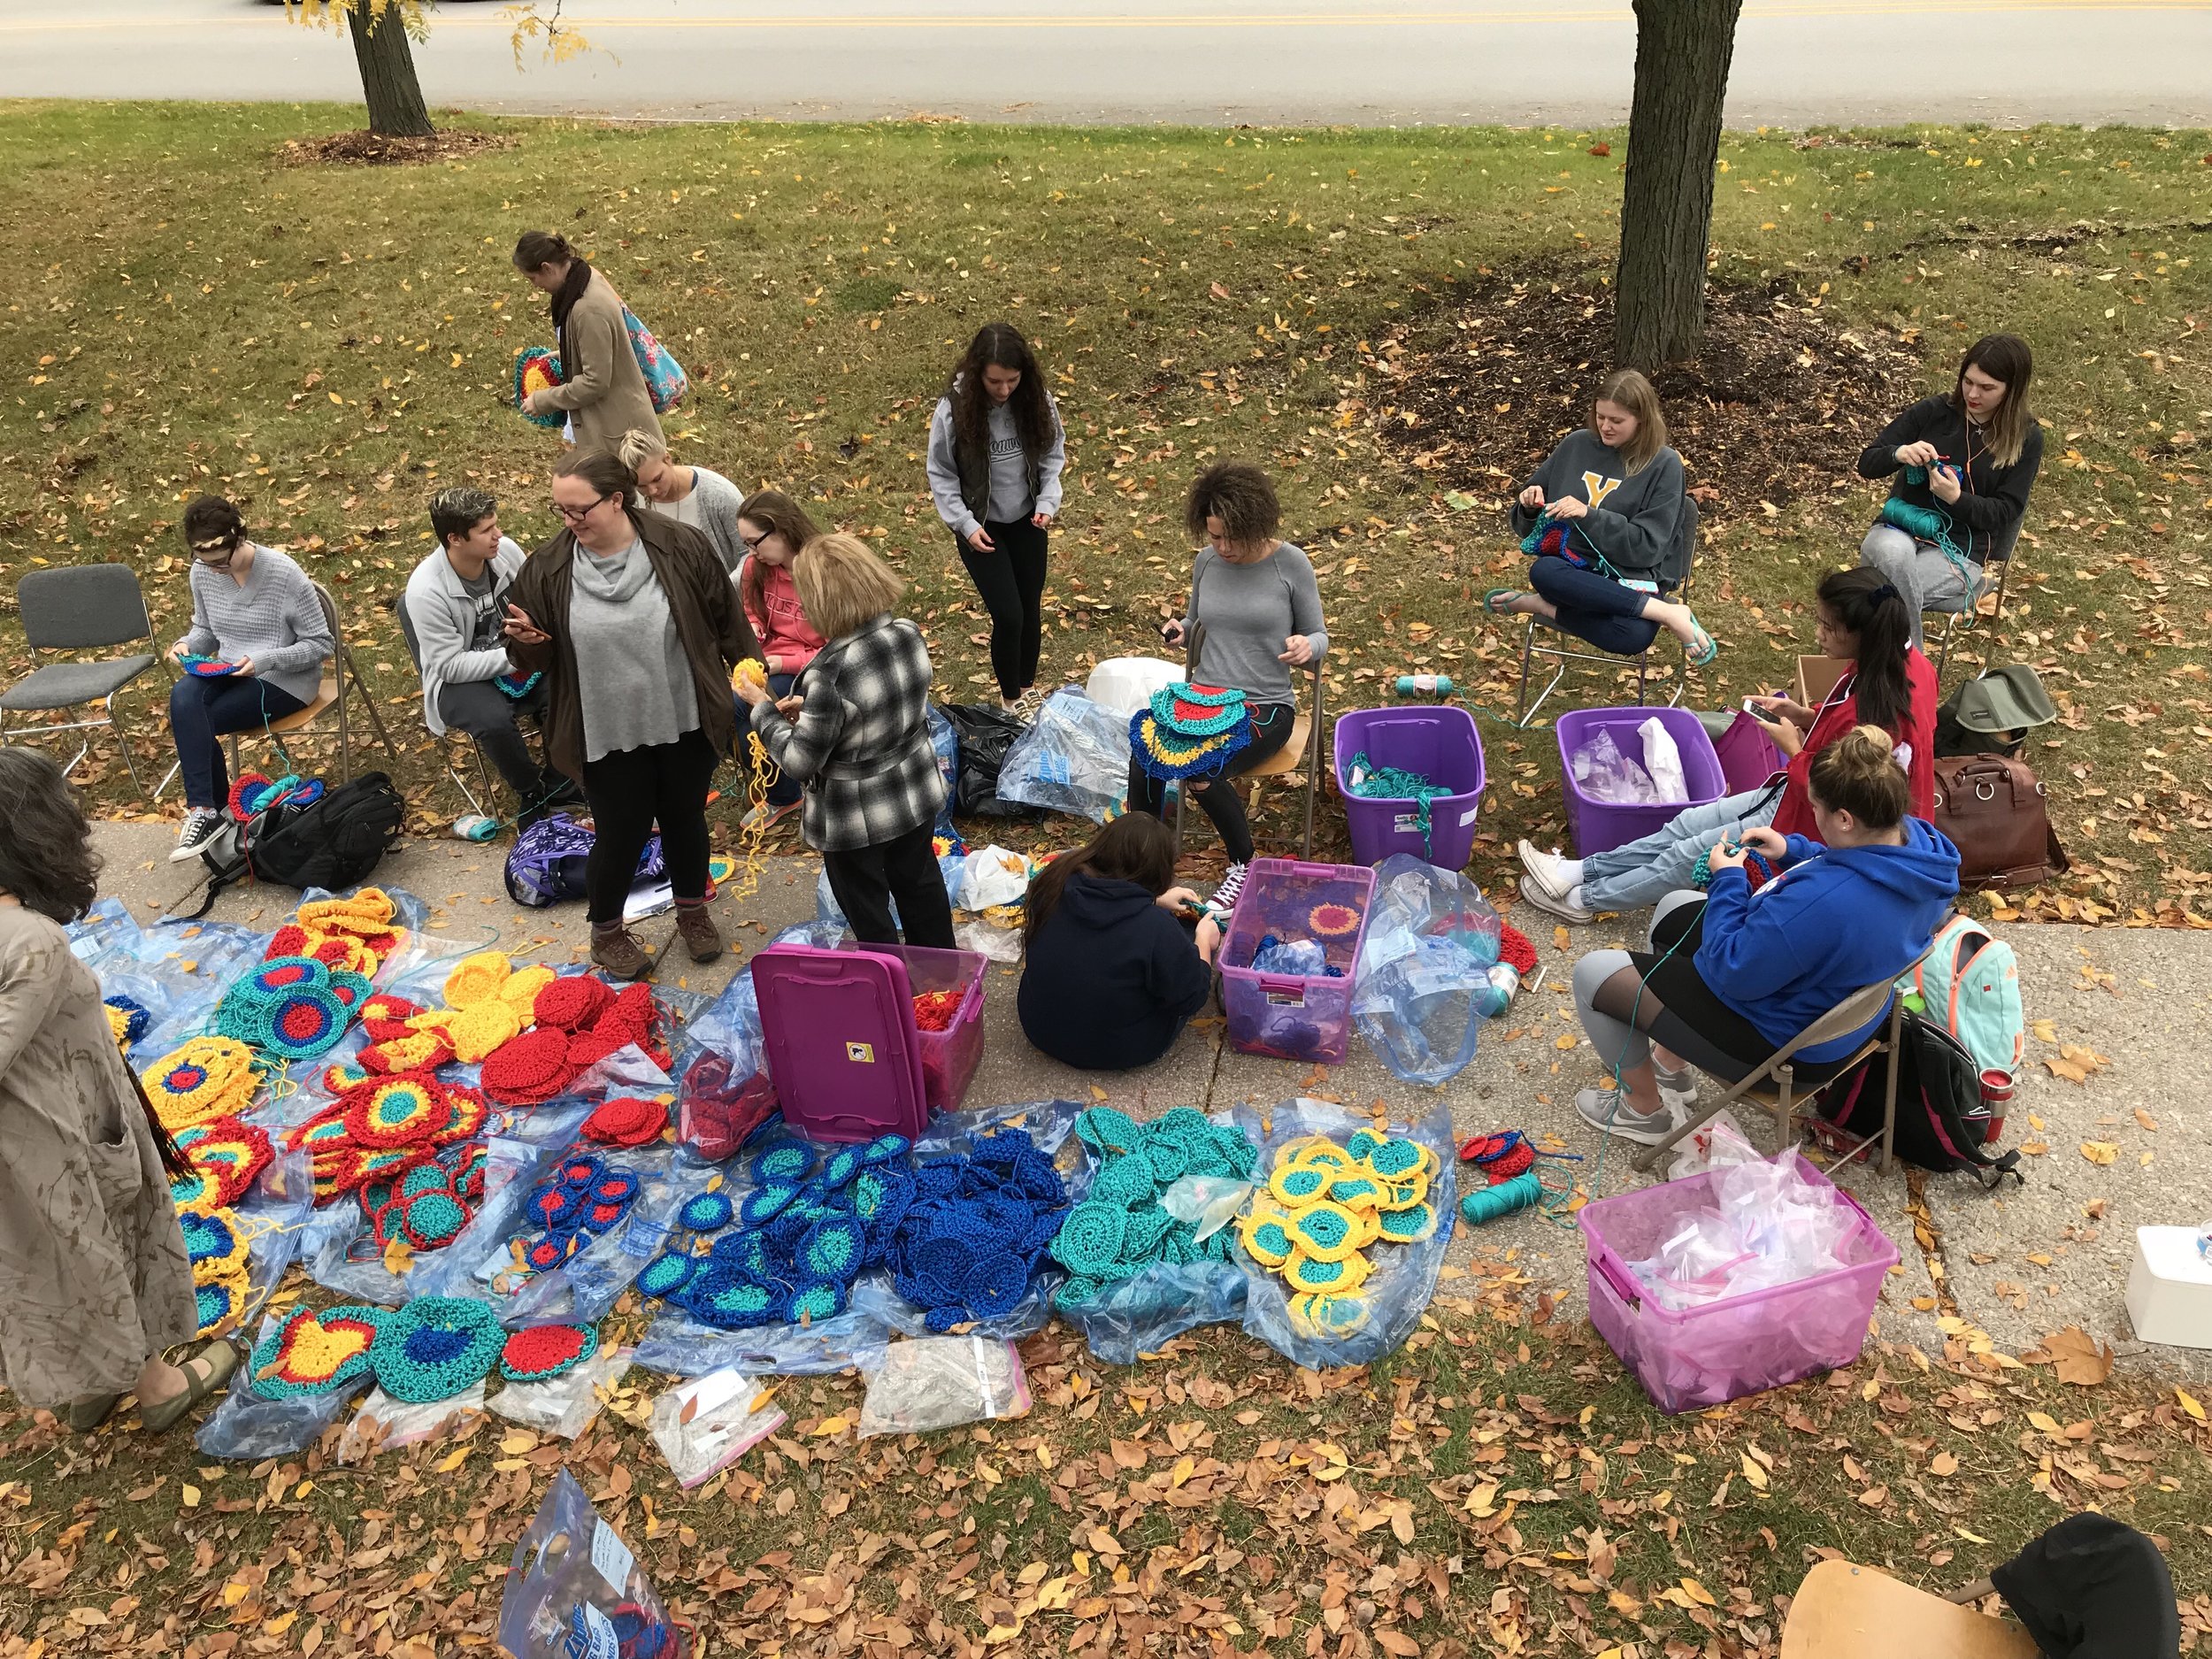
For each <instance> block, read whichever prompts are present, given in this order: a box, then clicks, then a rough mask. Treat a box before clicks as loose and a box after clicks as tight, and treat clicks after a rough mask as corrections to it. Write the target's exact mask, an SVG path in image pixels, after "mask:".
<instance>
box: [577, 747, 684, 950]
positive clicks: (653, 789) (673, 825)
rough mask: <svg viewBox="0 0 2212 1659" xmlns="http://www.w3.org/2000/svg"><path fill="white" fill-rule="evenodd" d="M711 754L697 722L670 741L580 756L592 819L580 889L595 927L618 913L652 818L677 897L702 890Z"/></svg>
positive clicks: (634, 875) (616, 918)
mask: <svg viewBox="0 0 2212 1659" xmlns="http://www.w3.org/2000/svg"><path fill="white" fill-rule="evenodd" d="M716 758H717V757H716V756H715V752H714V746H713V745H712V744H710V743H709V742H708V741H707V740H706V734H705V733H703V732H700V731H698V730H696V729H694V730H692V731H688V732H686V733H684V734H683V735H682V736H681V737H680V738H678V739H677V740H676V741H674V742H672V743H654V744H650V745H649V746H648V747H646V748H643V749H622V750H619V751H618V752H617V753H615V754H612V755H606V756H603V757H600V758H599V759H597V760H588V761H586V762H585V763H584V795H585V796H586V798H587V799H588V800H589V801H590V803H591V816H592V824H593V840H592V843H591V856H590V858H589V859H588V861H587V862H586V863H585V865H584V896H585V898H586V900H587V901H588V903H589V906H590V915H591V919H592V923H593V925H594V926H605V925H607V924H609V923H612V922H618V921H620V920H621V919H622V905H623V902H624V901H625V900H626V899H627V898H628V897H629V896H630V887H631V884H632V883H633V882H634V881H635V880H636V879H637V864H638V860H639V859H640V858H641V857H642V856H644V853H645V843H646V841H648V840H649V839H650V838H651V836H652V833H653V826H654V824H655V823H656V822H657V823H658V824H659V825H660V831H661V858H662V861H663V863H664V864H665V865H666V866H667V870H668V884H669V886H670V887H672V888H673V889H674V891H675V895H676V896H677V897H678V898H680V899H703V898H704V897H706V895H707V786H708V785H709V783H710V782H711V781H712V780H713V777H714V768H715V764H716Z"/></svg>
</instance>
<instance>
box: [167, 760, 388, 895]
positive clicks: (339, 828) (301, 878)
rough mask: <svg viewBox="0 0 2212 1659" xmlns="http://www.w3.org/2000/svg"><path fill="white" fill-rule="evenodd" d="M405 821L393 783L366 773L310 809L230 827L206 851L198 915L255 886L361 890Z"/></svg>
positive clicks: (281, 806)
mask: <svg viewBox="0 0 2212 1659" xmlns="http://www.w3.org/2000/svg"><path fill="white" fill-rule="evenodd" d="M406 815H407V803H406V802H405V801H403V800H402V799H401V798H400V793H399V791H398V790H397V789H396V788H394V787H392V780H391V779H389V778H388V777H387V776H386V775H385V774H384V773H382V772H363V773H362V774H361V776H359V777H358V778H356V779H354V780H352V781H351V782H350V783H342V784H340V785H339V786H338V787H336V788H335V789H333V790H330V791H329V792H328V793H326V795H322V796H321V797H320V798H319V799H318V800H315V801H312V802H310V803H307V804H306V805H304V806H302V805H299V804H297V803H294V802H291V801H280V802H278V803H276V804H275V805H274V806H273V807H271V808H270V809H269V810H267V811H265V812H257V813H256V814H255V815H254V816H253V817H252V818H248V819H247V820H246V821H245V822H244V823H243V824H239V823H229V822H227V823H225V824H224V826H222V828H220V829H219V830H218V831H216V833H214V835H213V836H211V838H210V839H209V841H208V842H207V844H206V845H205V846H204V847H203V848H201V849H200V858H201V861H202V862H203V863H204V864H206V865H207V869H208V878H207V890H206V891H205V892H204V894H202V895H201V896H200V908H199V909H198V910H195V911H194V912H193V915H194V916H196V917H199V916H204V915H206V914H207V913H208V911H209V910H211V909H213V908H214V904H215V895H217V894H219V893H220V892H221V891H222V890H223V889H224V888H225V887H229V886H231V885H232V884H233V883H234V882H238V881H243V880H247V879H252V880H256V881H273V882H275V883H276V884H277V885H278V886H280V887H301V888H305V887H321V888H323V889H324V890H325V891H326V892H331V893H337V892H342V891H343V890H344V889H345V888H347V887H358V886H359V885H360V884H361V883H362V882H364V881H365V880H367V879H368V877H369V874H370V872H372V871H373V870H374V869H375V868H376V866H377V864H378V863H379V862H380V860H381V859H382V858H383V856H384V855H385V854H386V853H388V852H389V851H391V849H393V848H394V847H395V846H396V845H397V844H398V841H399V830H400V825H401V824H402V823H403V821H404V820H405V818H406Z"/></svg>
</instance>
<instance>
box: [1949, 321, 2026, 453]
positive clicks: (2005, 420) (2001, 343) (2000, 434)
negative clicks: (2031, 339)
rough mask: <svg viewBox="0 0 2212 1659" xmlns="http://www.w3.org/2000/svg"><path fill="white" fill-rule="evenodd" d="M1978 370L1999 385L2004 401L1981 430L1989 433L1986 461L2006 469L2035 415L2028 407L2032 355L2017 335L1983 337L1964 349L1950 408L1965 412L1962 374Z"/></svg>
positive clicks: (2022, 444)
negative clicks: (1964, 352) (2001, 387)
mask: <svg viewBox="0 0 2212 1659" xmlns="http://www.w3.org/2000/svg"><path fill="white" fill-rule="evenodd" d="M1969 369H1979V370H1980V371H1981V372H1982V373H1984V374H1986V375H1987V376H1989V378H1990V379H1991V380H1999V381H2001V382H2003V385H2004V388H2005V400H2004V402H2002V403H1999V404H1998V405H1997V412H1996V413H1995V414H1993V415H1992V416H1991V417H1990V418H1989V425H1988V426H1985V427H1984V428H1983V430H1984V431H1985V432H1986V433H1987V434H1989V458H1990V459H1991V460H1993V461H1994V462H1996V464H1997V465H1999V466H2010V465H2013V464H2014V463H2015V462H2016V461H2017V460H2019V458H2020V451H2021V450H2022V449H2024V448H2025V447H2026V444H2027V442H2028V433H2029V431H2030V430H2031V429H2032V427H2033V426H2035V416H2034V415H2033V414H2032V412H2031V411H2029V408H2028V382H2029V381H2030V380H2033V379H2034V378H2035V353H2034V352H2032V351H2031V350H2030V349H2028V342H2026V341H2024V340H2023V339H2021V338H2020V336H2019V335H2018V334H1984V335H1983V336H1982V337H1981V338H1980V339H1979V340H1977V341H1976V342H1974V343H1973V344H1972V345H1970V346H1969V347H1967V348H1966V355H1965V356H1964V357H1961V358H1960V359H1959V372H1958V378H1957V379H1955V380H1953V381H1952V382H1951V407H1952V408H1954V409H1955V410H1957V411H1959V413H1960V415H1961V416H1963V415H1964V414H1965V413H1966V372H1967V370H1969Z"/></svg>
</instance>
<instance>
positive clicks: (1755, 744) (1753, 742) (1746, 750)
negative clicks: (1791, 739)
mask: <svg viewBox="0 0 2212 1659" xmlns="http://www.w3.org/2000/svg"><path fill="white" fill-rule="evenodd" d="M1713 753H1715V754H1716V755H1717V756H1719V757H1720V775H1721V780H1722V782H1724V784H1725V785H1726V786H1727V787H1728V793H1729V794H1730V795H1741V794H1743V793H1744V792H1745V791H1746V790H1748V789H1756V788H1758V787H1761V786H1762V785H1763V784H1764V783H1765V782H1766V780H1768V779H1770V778H1771V777H1772V776H1774V774H1775V773H1776V772H1780V771H1781V770H1782V768H1783V767H1784V766H1785V765H1786V764H1788V763H1787V762H1786V761H1785V760H1784V759H1783V757H1782V751H1781V750H1780V749H1777V748H1775V747H1774V740H1773V739H1772V738H1770V737H1769V736H1768V735H1767V734H1766V733H1765V732H1764V731H1763V730H1762V729H1761V728H1760V726H1759V722H1758V721H1757V720H1755V719H1754V718H1752V717H1751V716H1750V715H1749V714H1747V713H1746V712H1745V711H1744V710H1741V709H1739V710H1736V718H1734V719H1732V720H1731V721H1730V722H1729V723H1728V729H1727V730H1726V731H1725V732H1723V733H1721V734H1720V735H1719V736H1718V737H1717V738H1715V739H1714V740H1713Z"/></svg>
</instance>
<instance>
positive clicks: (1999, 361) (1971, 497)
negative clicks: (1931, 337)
mask: <svg viewBox="0 0 2212 1659" xmlns="http://www.w3.org/2000/svg"><path fill="white" fill-rule="evenodd" d="M2034 373H2035V357H2034V354H2033V353H2032V352H2031V351H2030V350H2029V349H2028V342H2026V341H2024V340H2023V339H2021V338H2020V336H2019V335H2017V334H1984V335H1983V336H1982V337H1981V338H1980V339H1979V340H1977V341H1976V342H1974V343H1973V344H1972V345H1970V346H1969V347H1968V348H1967V349H1966V355H1965V356H1964V357H1961V358H1960V359H1959V373H1958V378H1957V380H1955V381H1953V382H1952V386H1951V390H1950V393H1949V395H1948V396H1942V395H1939V396H1934V397H1924V398H1922V399H1921V400H1920V401H1919V402H1918V403H1914V404H1912V405H1911V406H1910V407H1909V408H1907V409H1906V410H1905V411H1903V412H1901V414H1900V415H1899V416H1898V417H1897V419H1894V420H1893V421H1891V422H1890V423H1889V425H1888V426H1885V427H1883V428H1882V430H1881V432H1880V433H1879V434H1878V435H1877V436H1876V438H1875V440H1874V442H1871V443H1870V444H1868V445H1867V446H1866V452H1865V453H1864V454H1863V455H1862V456H1860V457H1859V476H1860V477H1861V478H1886V479H1888V480H1890V486H1889V499H1888V500H1887V501H1886V502H1884V503H1882V514H1883V516H1882V518H1880V519H1878V521H1877V522H1876V523H1875V526H1874V527H1873V528H1872V529H1871V530H1869V531H1868V532H1867V533H1866V540H1865V541H1863V542H1862V543H1860V545H1859V557H1860V558H1861V559H1862V560H1863V562H1865V563H1866V564H1868V565H1872V566H1873V567H1874V568H1875V569H1876V570H1878V571H1879V572H1882V574H1883V575H1884V576H1886V577H1887V578H1888V579H1889V580H1891V581H1893V582H1894V583H1896V585H1897V588H1898V591H1899V592H1900V593H1901V594H1903V595H1905V603H1906V605H1907V606H1908V607H1909V609H1910V611H1912V642H1913V644H1914V645H1915V646H1918V645H1919V644H1920V642H1921V633H1920V613H1921V612H1922V611H1929V610H1937V611H1965V610H1967V609H1969V608H1970V607H1971V606H1972V604H1973V603H1974V602H1975V601H1976V600H1978V599H1979V598H1980V597H1981V595H1982V576H1983V572H1984V571H1985V569H1986V568H1987V566H1988V565H1989V562H1990V560H1991V559H1993V558H1994V557H1998V556H1999V554H2000V551H2001V549H2004V547H2005V545H2006V542H2007V541H2008V538H2009V537H2010V536H2011V535H2012V534H2014V532H2016V530H2017V529H2018V528H2019V525H2020V519H2021V517H2022V515H2023V514H2024V513H2025V512H2026V511H2027V510H2028V491H2029V490H2030V489H2032V488H2033V487H2034V485H2035V475H2036V473H2037V472H2038V471H2039V469H2040V468H2041V466H2042V465H2043V427H2042V426H2041V424H2040V423H2039V422H2038V421H2037V419H2036V418H2035V417H2034V415H2033V414H2032V413H2030V412H2029V410H2028V382H2029V380H2031V379H2032V377H2033V375H2034ZM1915 474H1917V476H1915ZM1930 515H1933V516H1932V517H1931V516H1930ZM1898 518H1904V519H1911V520H1913V521H1914V526H1915V527H1913V528H1907V527H1906V526H1904V525H1902V524H1900V523H1897V522H1894V521H1893V520H1894V519H1898ZM1933 526H1943V527H1942V531H1941V534H1943V535H1944V536H1946V537H1947V539H1948V540H1949V541H1950V543H1951V549H1952V550H1950V551H1946V550H1945V549H1944V547H1943V546H1942V544H1941V542H1939V541H1937V540H1935V539H1934V538H1933V534H1932V527H1933Z"/></svg>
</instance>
